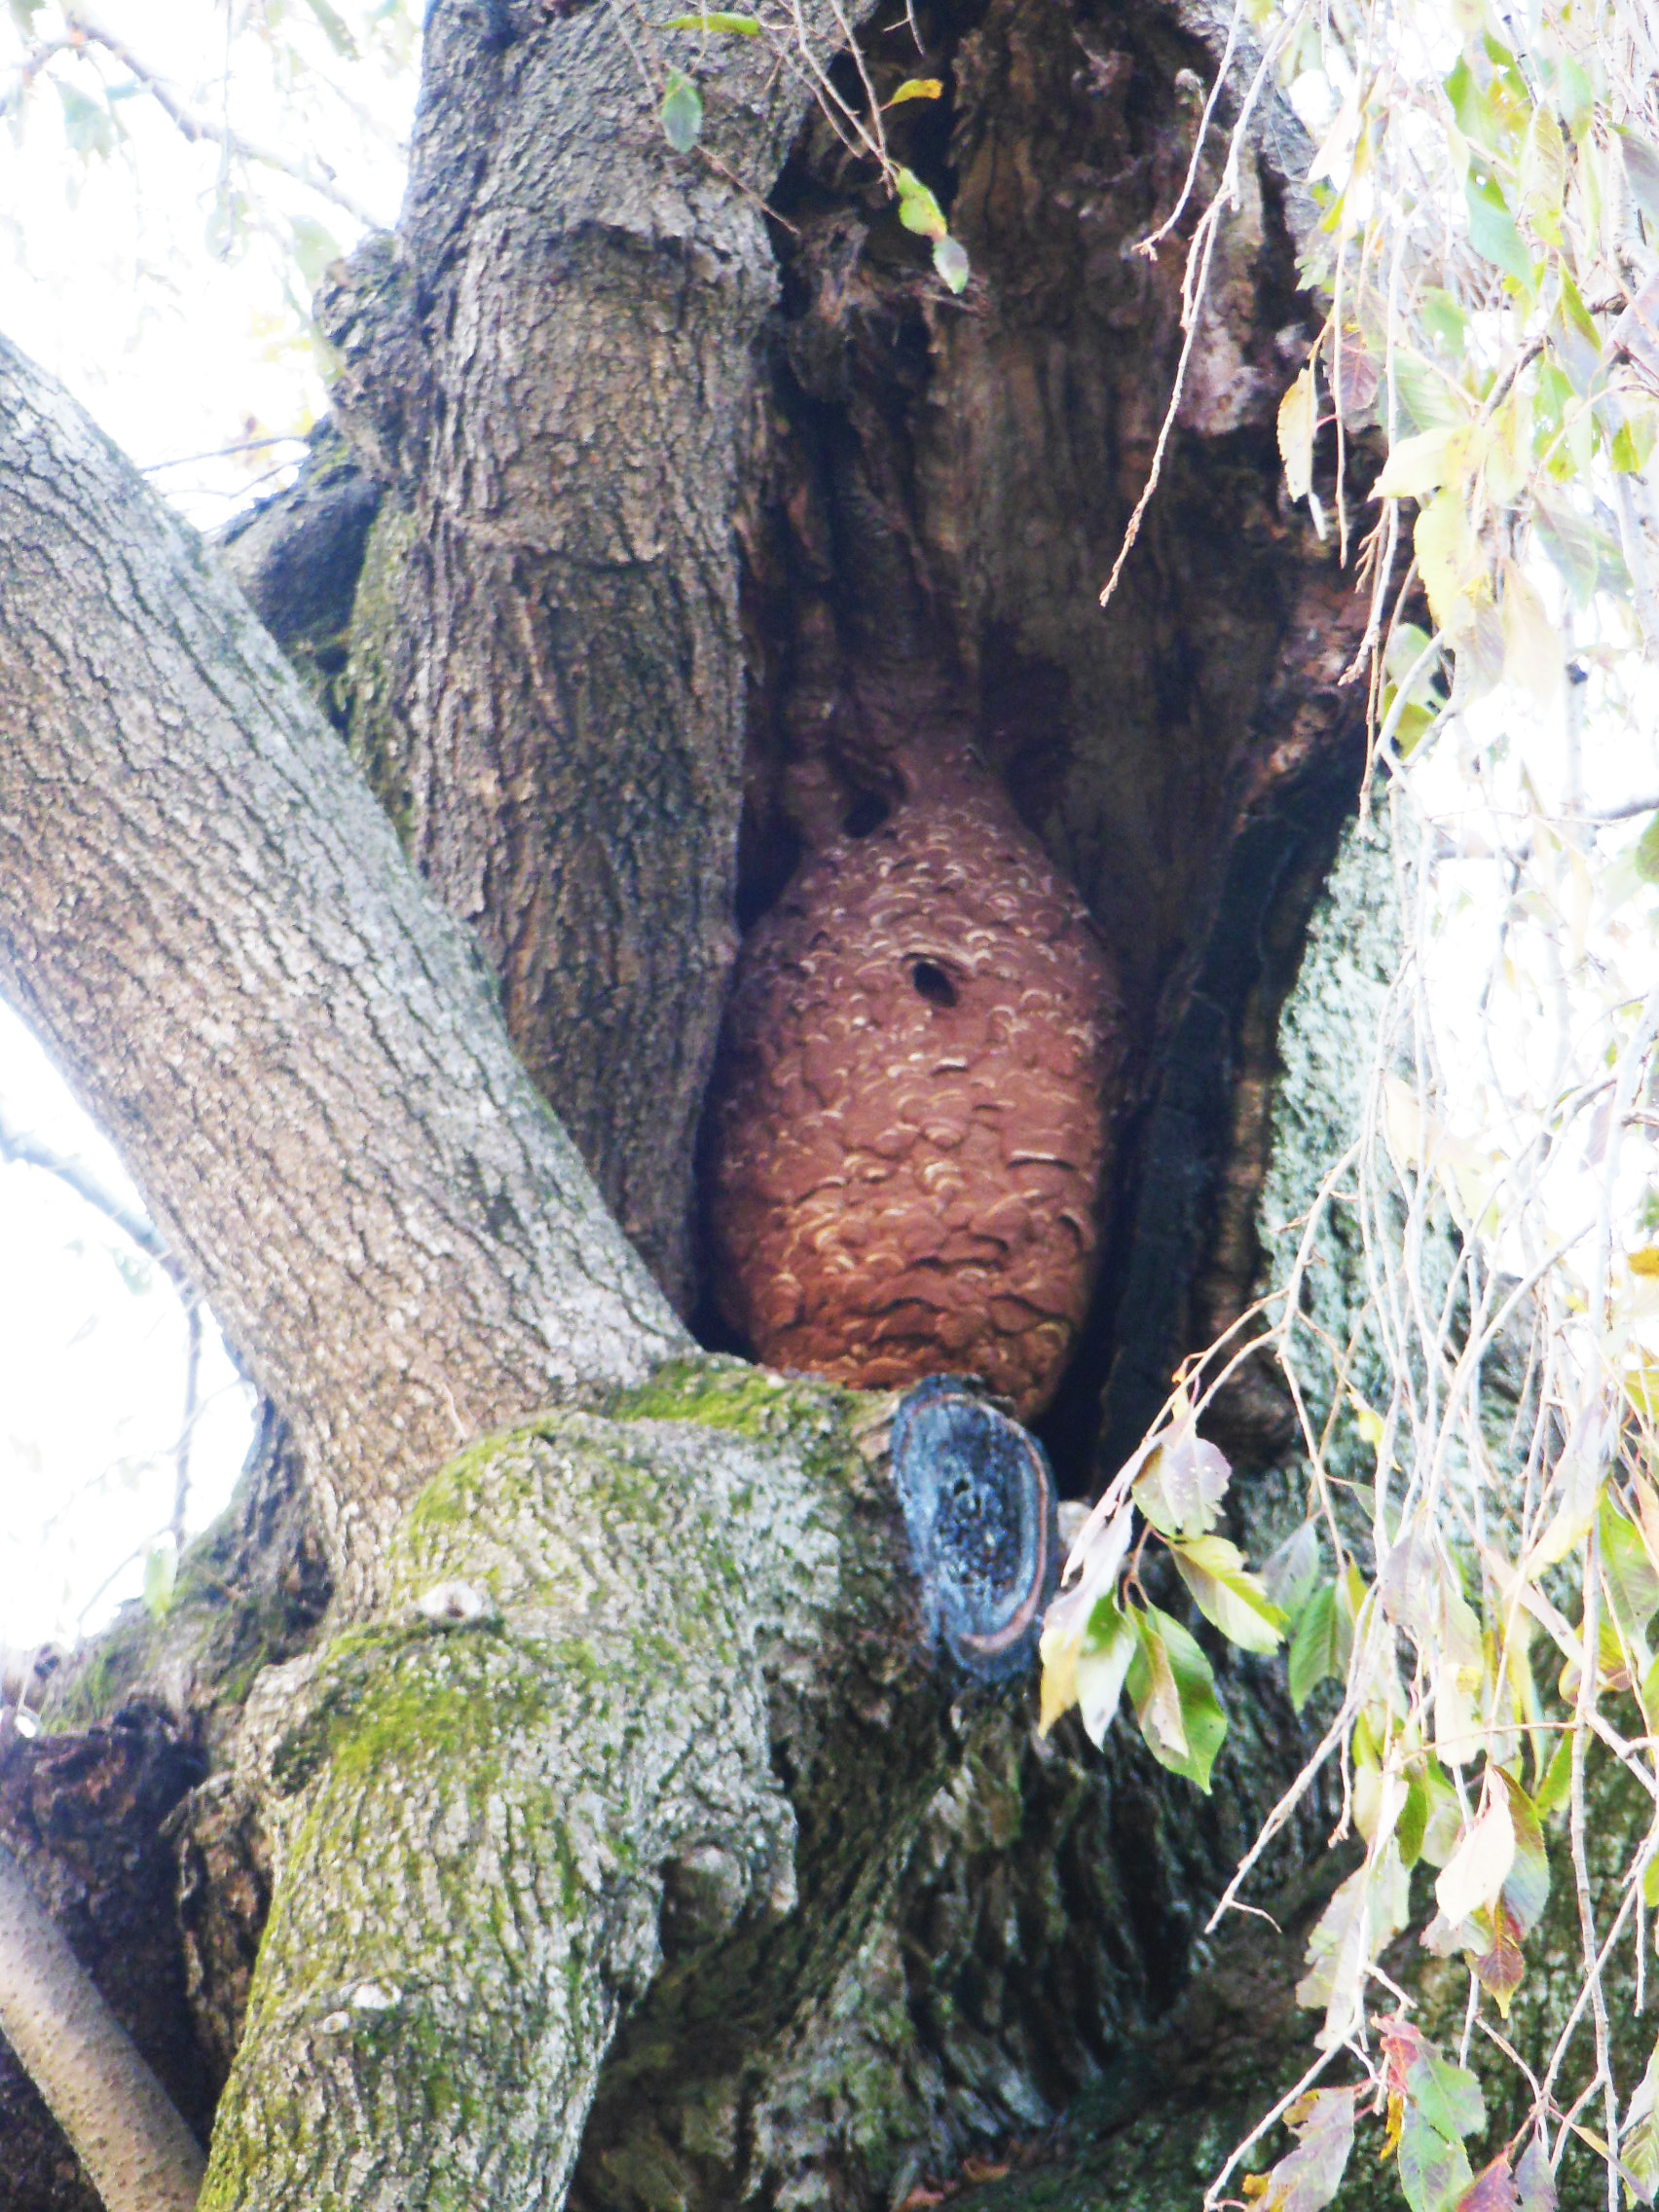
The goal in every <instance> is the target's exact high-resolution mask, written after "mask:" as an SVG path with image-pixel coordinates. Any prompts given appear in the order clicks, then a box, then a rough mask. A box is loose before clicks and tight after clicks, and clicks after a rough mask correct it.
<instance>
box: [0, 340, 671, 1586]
mask: <svg viewBox="0 0 1659 2212" xmlns="http://www.w3.org/2000/svg"><path fill="white" fill-rule="evenodd" d="M0 539H3V540H4V542H5V543H6V544H7V545H8V546H9V548H11V551H12V559H13V567H12V571H11V574H10V577H9V584H8V592H7V598H6V605H5V609H4V613H3V615H0V730H3V731H4V733H5V743H4V746H3V747H0V984H3V985H4V987H5V989H6V991H7V994H8V995H9V996H10V997H11V998H12V1000H13V1002H14V1003H15V1004H16V1005H17V1006H18V1007H19V1009H20V1010H22V1011H23V1012H24V1014H25V1015H26V1016H27V1018H29V1019H30V1020H31V1021H32V1023H33V1024H34V1026H35V1027H36V1028H37V1029H38V1030H39V1031H40V1033H41V1034H42V1035H43V1036H44V1037H45V1038H47V1039H48V1040H49V1041H50V1042H51V1044H52V1046H53V1048H54V1051H55V1054H56V1057H57V1059H58V1061H59V1063H60V1065H62V1067H63V1068H64V1069H65V1071H66V1073H67V1074H68V1075H69V1077H70V1080H71V1082H72V1084H73V1085H74V1087H75V1088H77V1089H78V1091H79V1093H80V1095H81V1096H82V1098H83V1100H84V1101H85V1102H86V1103H87V1105H88V1106H89V1107H90V1109H91V1110H92V1113H93V1115H94V1116H95V1117H96V1118H97V1119H98V1120H99V1122H100V1123H101V1124H102V1125H103V1126H104V1127H105V1128H107V1129H108V1130H109V1131H110V1132H111V1133H112V1135H113V1136H114V1138H115V1140H116V1142H117V1144H118V1145H119V1146H120V1148H121V1149H122V1151H123V1153H124V1156H125V1158H126V1160H127V1162H128V1164H129V1167H130V1169H131V1170H132V1172H133V1175H134V1179H135V1180H136V1181H137V1182H138V1184H139V1186H140V1188H141V1189H142V1190H143V1192H144V1194H145V1198H146V1202H147V1204H148V1205H149V1207H150V1210H151V1213H152V1215H153V1216H154V1218H155V1221H156V1224H157V1228H158V1231H159V1233H160V1235H162V1237H163V1239H164V1241H165V1242H166V1244H167V1245H168V1246H169V1247H170V1248H171V1249H172V1250H174V1251H176V1252H177V1253H178V1254H179V1256H180V1258H181V1261H182V1262H183V1264H184V1265H185V1266H186V1267H187V1268H188V1270H189V1272H190V1273H191V1276H192V1278H193V1279H194V1281H195V1282H196V1283H197V1285H198V1287H199V1288H200V1289H201V1290H202V1291H203V1294H204V1295H205V1296H206V1297H207V1298H208V1300H209V1301H210V1303H211V1304H212V1306H213V1309H214V1311H215V1313H216V1314H217V1315H218V1316H219V1318H220V1320H221V1322H222V1324H223V1326H224V1327H225V1329H226V1331H227V1333H228V1335H229V1336H230V1338H231V1340H232V1342H233V1343H234V1344H236V1345H237V1346H240V1350H241V1352H242V1354H243V1357H244V1359H245V1362H246V1364H247V1365H248V1367H249V1369H250V1370H251V1372H252V1373H253V1375H254V1377H255V1379H256V1381H257V1382H258V1383H259V1384H260V1386H261V1387H262V1388H264V1389H265V1390H266V1391H267V1393H268V1394H269V1395H270V1396H271V1397H272V1398H273V1399H274V1401H275V1402H276V1404H277V1405H278V1406H279V1407H280V1408H281V1409H282V1410H283V1412H284V1413H285V1414H287V1416H288V1417H289V1419H290V1420H291V1422H292V1424H293V1426H294V1429H295V1432H296V1435H297V1437H298V1438H299V1439H300V1442H301V1445H302V1448H303V1449H304V1450H305V1452H306V1454H307V1458H308V1465H309V1466H310V1468H311V1470H312V1474H313V1486H319V1487H317V1495H318V1503H319V1507H320V1516H319V1517H320V1521H321V1525H322V1527H323V1529H324V1530H325V1531H326V1538H327V1540H328V1542H329V1544H330V1549H331V1552H332V1554H333V1560H332V1564H333V1566H334V1567H335V1570H336V1574H337V1577H338V1579H339V1581H340V1583H341V1584H342V1585H343V1586H344V1588H345V1590H346V1591H347V1594H348V1598H349V1601H350V1600H365V1599H366V1597H367V1593H368V1584H369V1581H370V1580H371V1579H372V1571H371V1569H372V1561H373V1558H374V1556H375V1553H376V1550H377V1547H378V1544H379V1541H380V1539H381V1538H384V1536H385V1534H386V1532H387V1530H389V1528H390V1527H391V1526H393V1525H394V1523H395V1520H396V1518H397V1510H398V1502H399V1500H400V1498H402V1497H403V1496H406V1495H407V1494H408V1493H409V1492H410V1491H411V1490H412V1489H413V1488H414V1487H415V1486H416V1485H417V1484H418V1483H419V1482H420V1481H421V1480H423V1479H424V1477H425V1476H426V1475H428V1474H429V1473H430V1472H431V1471H432V1469H433V1468H434V1467H435V1466H437V1465H438V1464H439V1463H440V1462H441V1461H442V1460H444V1459H445V1458H447V1457H448V1456H450V1455H451V1454H452V1453H453V1452H454V1451H455V1450H456V1448H457V1447H458V1446H459V1445H460V1444H461V1443H463V1442H466V1441H468V1440H469V1439H470V1438H471V1437H473V1436H475V1435H477V1434H479V1433H480V1432H481V1431H483V1430H485V1429H487V1428H490V1427H493V1426H496V1425H498V1424H499V1423H501V1422H502V1421H505V1420H508V1419H512V1418H514V1417H515V1416H522V1415H523V1414H524V1413H526V1412H528V1411H530V1410H531V1409H532V1408H534V1407H535V1406H537V1405H539V1404H545V1403H546V1402H548V1400H549V1399H550V1398H553V1397H556V1396H559V1395H561V1394H566V1393H569V1392H571V1390H573V1389H576V1388H578V1387H586V1388H589V1389H591V1388H595V1387H599V1388H603V1387H605V1386H607V1385H615V1384H619V1383H627V1382H630V1381H637V1380H639V1379H640V1378H641V1377H642V1376H643V1375H644V1374H645V1372H646V1371H647V1370H648V1369H649V1368H650V1367H651V1365H652V1364H653V1363H654V1362H655V1361H656V1360H658V1359H660V1358H661V1357H663V1356H664V1355H665V1354H666V1353H668V1352H670V1351H672V1350H674V1349H677V1348H680V1347H682V1346H684V1345H685V1343H686V1339H685V1338H684V1336H683V1335H682V1332H681V1330H680V1328H679V1325H678V1323H677V1322H676V1321H675V1319H674V1317H673V1315H672V1313H671V1312H670V1311H669V1309H668V1308H667V1306H666V1305H665V1303H664V1301H663V1299H662V1298H661V1296H660V1294H659V1293H658V1292H657V1290H656V1288H655V1286H654V1285H653V1284H652V1283H651V1282H650V1280H649V1278H648V1276H647V1275H646V1274H645V1270H644V1269H643V1267H642V1266H641V1265H640V1264H639V1262H638V1260H637V1259H636V1257H635V1255H634V1254H633V1253H632V1252H631V1251H630V1250H629V1249H628V1248H627V1246H626V1245H625V1243H624V1242H623V1240H622V1238H621V1236H620V1235H619V1234H618V1233H617V1231H616V1229H615V1227H614V1225H613V1224H612V1223H611V1222H610V1221H609V1219H608V1216H607V1215H606V1213H605V1210H604V1207H603V1205H602V1203H601V1201H600V1199H599V1197H598V1194H597V1192H596V1191H595V1190H594V1188H593V1186H592V1184H591V1182H590V1181H589V1178H588V1176H587V1174H586V1172H585V1170H584V1169H583V1168H582V1166H581V1163H580V1161H579V1160H578V1159H577V1158H576V1156H575V1154H574V1152H573V1150H572V1149H571V1145H570V1143H569V1141H568V1140H567V1139H566V1137H565V1135H564V1133H563V1131H562V1130H561V1129H560V1128H559V1127H558V1125H557V1124H556V1123H555V1122H554V1121H553V1119H552V1117H551V1115H550V1114H549V1113H548V1111H547V1109H546V1108H545V1106H544V1105H543V1104H542V1102H541V1100H540V1099H539V1098H538V1097H537V1096H536V1094H535V1091H534V1089H533V1088H532V1087H531V1085H530V1083H529V1081H528V1080H527V1078H526V1077H525V1075H524V1072H523V1070H522V1068H521V1067H520V1065H519V1063H518V1061H517V1059H516V1057H515V1056H514V1053H513V1051H512V1048H511V1045H510V1044H509V1042H508V1039H507V1037H506V1034H505V1032H504V1030H503V1029H502V1026H501V1022H500V1017H499V1014H498V1009H497V1005H496V1002H495V998H494V995H493V992H492V989H491V986H490V983H489V981H488V979H487V978H486V977H485V975H484V973H483V971H482V968H481V965H480V963H479V961H478V959H477V957H476V955H475V954H474V953H473V952H472V950H471V948H470V946H469V945H468V943H467V942H466V940H464V938H463V937H462V935H461V931H460V930H459V929H458V928H457V926H456V925H455V924H454V923H452V922H451V921H450V920H449V919H448V917H447V916H445V915H444V914H443V913H442V912H441V911H440V910H439V909H438V908H437V906H436V905H435V903H433V902H432V901H431V900H430V899H429V898H428V897H427V896H426V894H425V893H424V891H423V889H422V888H421V886H420V885H419V884H418V883H417V881H416V880H415V878H414V876H413V874H412V873H411V871H410V869H409V867H408V866H407V864H406V862H405V861H404V859H403V856H402V854H401V852H400V851H399V850H398V847H397V844H396V840H395V838H394V835H393V833H392V830H391V828H390V826H389V824H388V823H387V820H386V818H385V816H384V815H383V814H382V813H381V811H380V809H379V808H378V807H377V806H376V804H375V802H374V799H373V798H372V796H371V795H370V793H369V792H368V791H367V789H366V788H365V787H364V785H363V784H362V782H361V780H360V778H359V777H358V775H357V773H356V771H355V769H354V768H353V767H352V765H351V764H350V760H349V759H348V757H347V756H346V754H345V752H344V750H343V748H342V747H341V746H340V744H339V741H338V740H337V739H336V738H335V736H334V735H333V733H332V732H331V731H329V730H328V729H327V728H326V726H325V725H324V724H323V722H322V720H321V719H320V717H319V716H318V714H317V712H316V709H315V708H314V707H313V704H312V702H311V701H310V699H309V698H308V697H307V696H306V694H305V693H304V692H303V690H302V688H301V686H300V684H299V682H298V680H297V679H296V678H295V676H294V674H293V672H292V670H291V669H290V668H289V667H288V665H287V663H286V662H285V661H284V660H283V659H282V657H281V655H280V653H279V652H278V651H277V648H276V645H274V644H273V643H272V641H271V640H270V638H269V637H268V636H267V635H266V634H265V632H264V631H262V630H261V629H260V628H259V626H258V624H257V623H256V622H255V620H254V619H253V617H252V615H251V613H250V612H249V611H248V609H247V607H246V605H245V602H243V601H242V600H241V599H240V595H239V594H238V593H237V592H236V591H235V589H234V587H232V586H231V585H230V584H229V583H228V582H227V581H226V580H225V579H224V578H223V577H222V576H221V575H220V574H219V573H218V571H216V570H214V569H213V568H211V567H210V566H209V564H208V563H207V561H206V560H205V558H204V557H203V552H202V549H201V546H200V544H199V543H198V542H197V541H196V540H195V539H194V537H193V536H190V535H187V534H186V531H185V530H184V528H183V526H181V525H180V524H179V523H178V522H176V521H175V520H174V519H173V518H172V517H171V516H170V515H169V514H167V512H166V510H165V509H164V508H163V507H162V505H161V504H160V502H159V501H158V500H157V499H156V498H154V496H153V495H152V494H151V493H150V492H149V491H148V489H147V488H146V487H145V486H144V485H143V483H142V482H141V480H140V479H139V478H138V477H137V476H136V475H135V474H134V473H133V471H132V470H131V469H130V467H129V466H128V464H127V463H126V462H125V461H122V460H121V458H120V457H119V456H118V455H117V454H116V453H115V452H114V451H113V449H112V448H111V447H110V446H109V445H108V444H107V442H106V441H104V440H103V439H102V438H101V437H99V436H98V434H97V433H96V432H95V431H94V430H93V429H92V426H91V424H88V422H87V421H86V418H85V417H84V416H83V415H82V414H81V413H80V411H79V410H78V409H77V408H76V407H75V406H74V405H73V404H72V402H70V401H69V400H68V399H67V398H66V397H65V395H64V394H63V393H61V392H60V391H59V390H57V389H56V388H55V387H53V386H52V385H51V384H50V383H49V381H48V380H46V379H45V378H43V377H42V376H40V375H39V374H38V372H36V371H34V370H33V369H31V368H30V367H29V366H28V365H27V364H26V363H25V362H24V361H23V360H22V359H21V358H20V356H18V354H16V353H15V352H13V351H12V350H10V349H5V348H3V347H0ZM377 1531H378V1534H377Z"/></svg>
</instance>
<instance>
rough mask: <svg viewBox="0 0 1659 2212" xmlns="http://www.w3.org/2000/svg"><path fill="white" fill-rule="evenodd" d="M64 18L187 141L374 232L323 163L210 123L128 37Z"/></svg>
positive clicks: (77, 16)
mask: <svg viewBox="0 0 1659 2212" xmlns="http://www.w3.org/2000/svg"><path fill="white" fill-rule="evenodd" d="M63 20H64V23H65V24H66V26H67V27H68V29H69V32H70V34H71V37H72V39H73V40H76V41H80V42H84V43H85V44H86V45H88V46H97V47H101V48H102V49H103V51H104V52H105V53H106V54H108V55H113V56H114V58H115V59H116V60H117V61H119V62H120V63H121V65H122V67H123V68H124V69H128V70H130V71H131V73H132V76H133V77H134V78H135V79H136V81H137V82H138V83H139V84H140V85H142V86H143V88H144V90H145V91H146V92H148V93H149V95H150V97H151V98H152V99H153V100H154V101H155V103H156V105H157V106H158V107H159V108H160V109H161V111H162V113H163V114H164V115H165V116H166V118H167V120H168V122H169V123H171V124H172V126H173V127H174V129H176V130H177V131H178V133H179V135H180V136H181V137H183V138H187V139H189V140H190V142H191V144H192V145H201V144H207V145H212V146H222V147H223V148H224V150H225V152H226V153H227V154H234V155H236V156H237V158H238V159H239V160H240V161H244V162H257V163H258V164H259V165H260V166H261V167H262V168H268V169H275V170H276V173H277V174H278V175H279V176H286V177H292V178H293V180H294V182H295V183H296V184H303V185H304V186H305V188H306V190H307V191H308V192H314V193H315V194H316V195H317V197H318V199H320V200H327V201H329V202H331V203H333V205H335V206H336V207H339V208H340V209H342V210H343V211H344V212H345V213H346V214H348V215H350V216H353V217H354V218H355V219H356V220H357V221H358V222H359V223H362V224H363V225H364V226H365V227H366V228H368V229H369V230H373V229H374V227H375V225H376V223H377V222H378V221H379V220H380V218H379V217H378V216H377V215H376V214H375V213H374V212H373V210H372V209H371V208H368V207H365V206H364V205H363V203H361V201H359V200H356V199H353V197H352V196H351V194H350V193H349V192H346V191H344V190H343V189H342V188H341V186H340V185H339V184H338V183H336V181H335V177H334V171H333V170H332V169H331V168H330V167H329V166H328V165H327V164H326V163H325V162H324V163H319V164H318V165H317V166H316V167H315V168H313V166H312V165H311V164H310V163H308V162H296V161H294V160H293V159H292V157H291V156H289V155H287V154H284V153H281V152H279V151H278V150H277V148H276V147H275V146H264V145H261V144H260V143H259V141H258V140H257V139H255V138H248V137H244V136H243V134H242V133H241V132H240V130H233V129H231V128H230V127H229V125H228V124H223V123H215V122H214V121H213V119H212V117H211V116H207V115H201V114H199V113H198V112H197V111H196V109H194V108H193V107H190V106H189V105H188V104H187V103H186V102H185V101H184V100H182V99H180V98H179V96H178V94H177V92H174V91H173V89H172V85H171V83H170V81H169V80H168V79H167V78H166V76H164V75H163V73H162V72H161V71H160V70H159V69H156V68H153V67H152V66H151V65H150V64H149V63H148V62H146V61H142V60H140V59H139V57H138V55H136V54H134V53H133V51H132V49H131V47H129V45H128V44H127V41H126V40H125V39H123V38H121V37H119V36H118V35H117V33H116V32H114V31H112V30H110V29H109V27H108V26H107V25H106V24H104V23H102V22H100V21H99V20H98V18H96V17H95V16H94V15H93V14H92V11H91V10H90V9H88V8H83V7H78V6H77V7H68V6H66V7H65V8H64V9H63ZM319 170H320V174H319V173H318V171H319Z"/></svg>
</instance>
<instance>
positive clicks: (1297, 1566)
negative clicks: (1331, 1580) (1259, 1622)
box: [1262, 1521, 1319, 1620]
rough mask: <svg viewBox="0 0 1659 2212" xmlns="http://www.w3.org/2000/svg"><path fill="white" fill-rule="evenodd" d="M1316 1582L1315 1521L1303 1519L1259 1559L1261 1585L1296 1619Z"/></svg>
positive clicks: (1282, 1608) (1316, 1531)
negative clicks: (1260, 1563) (1301, 1522)
mask: <svg viewBox="0 0 1659 2212" xmlns="http://www.w3.org/2000/svg"><path fill="white" fill-rule="evenodd" d="M1318 1585H1319V1525H1318V1523H1317V1522H1315V1521H1304V1522H1303V1524H1302V1526H1301V1528H1300V1529H1296V1530H1293V1531H1292V1532H1291V1534H1289V1535H1288V1536H1286V1538H1285V1540H1284V1542H1283V1543H1282V1544H1280V1545H1279V1546H1278V1547H1277V1549H1276V1550H1274V1551H1272V1552H1270V1553H1269V1555H1268V1557H1267V1558H1266V1559H1265V1560H1264V1561H1263V1562H1262V1587H1263V1588H1264V1589H1265V1590H1266V1591H1267V1593H1268V1596H1269V1597H1270V1598H1271V1599H1272V1602H1273V1604H1275V1605H1277V1606H1278V1607H1279V1608H1280V1609H1281V1610H1282V1611H1283V1612H1284V1613H1286V1614H1287V1615H1288V1616H1289V1617H1290V1619H1292V1620H1296V1619H1297V1618H1298V1617H1299V1616H1300V1614H1301V1612H1302V1609H1303V1607H1304V1606H1305V1605H1306V1604H1308V1601H1309V1599H1310V1598H1311V1597H1312V1595H1313V1593H1314V1591H1315V1590H1316V1589H1317V1588H1318Z"/></svg>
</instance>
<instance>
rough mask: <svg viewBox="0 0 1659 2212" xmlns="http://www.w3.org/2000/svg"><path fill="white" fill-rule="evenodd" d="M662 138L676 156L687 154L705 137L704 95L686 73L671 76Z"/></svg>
mask: <svg viewBox="0 0 1659 2212" xmlns="http://www.w3.org/2000/svg"><path fill="white" fill-rule="evenodd" d="M662 134H663V136H664V137H665V138H666V139H667V140H668V142H669V144H670V145H671V146H672V147H673V148H674V150H675V152H676V153H677V154H688V153H689V152H690V151H691V149H692V147H693V146H694V145H695V144H696V143H697V141H698V139H699V138H700V137H701V136H702V135H703V95H702V93H701V92H699V91H698V90H697V88H696V86H695V85H694V84H693V83H692V82H691V80H690V78H689V77H687V76H686V75H685V73H684V72H683V70H680V69H673V70H671V71H670V72H669V78H668V91H667V92H666V94H665V95H664V98H663V103H662Z"/></svg>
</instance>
